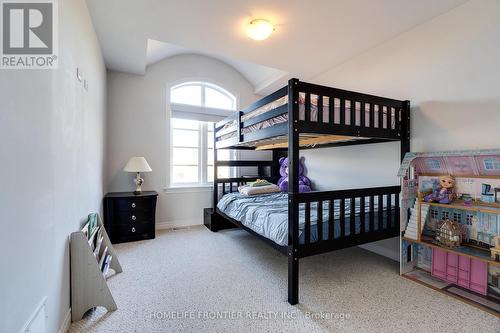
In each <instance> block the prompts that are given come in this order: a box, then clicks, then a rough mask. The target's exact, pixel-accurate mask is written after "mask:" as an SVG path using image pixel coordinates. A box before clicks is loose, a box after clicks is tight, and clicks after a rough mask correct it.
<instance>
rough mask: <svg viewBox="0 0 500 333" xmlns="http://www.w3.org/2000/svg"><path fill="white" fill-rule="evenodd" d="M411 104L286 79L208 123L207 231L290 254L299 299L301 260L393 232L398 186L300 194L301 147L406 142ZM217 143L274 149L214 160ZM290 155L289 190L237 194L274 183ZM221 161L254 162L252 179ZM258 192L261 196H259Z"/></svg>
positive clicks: (293, 298)
mask: <svg viewBox="0 0 500 333" xmlns="http://www.w3.org/2000/svg"><path fill="white" fill-rule="evenodd" d="M409 111H410V102H409V101H399V100H395V99H389V98H384V97H379V96H373V95H368V94H362V93H357V92H352V91H347V90H341V89H336V88H331V87H326V86H320V85H316V84H311V83H306V82H302V81H299V80H298V79H291V80H290V81H289V82H288V85H287V86H285V87H283V88H282V89H279V90H278V91H276V92H274V93H272V94H270V95H268V96H266V97H264V98H262V99H260V100H259V101H257V102H255V103H254V104H252V105H250V106H249V107H247V108H246V109H244V110H242V111H238V112H235V114H234V115H232V116H229V117H227V118H225V119H224V120H222V121H220V122H218V123H217V124H216V125H215V128H214V147H215V149H214V155H215V157H214V188H213V207H214V210H213V211H212V215H211V221H212V222H211V223H212V228H211V230H213V231H217V230H220V229H223V228H226V227H228V226H237V227H240V228H243V229H245V230H247V231H248V232H250V233H251V234H253V235H255V236H257V237H258V238H260V239H262V240H263V241H265V242H266V243H267V244H269V245H271V246H272V247H274V248H275V249H277V250H278V251H280V252H282V253H283V254H285V255H286V256H287V257H288V302H289V303H290V304H292V305H294V304H297V303H298V301H299V259H300V258H303V257H307V256H311V255H316V254H320V253H325V252H329V251H334V250H339V249H343V248H347V247H351V246H357V245H361V244H364V243H369V242H374V241H378V240H382V239H386V238H391V237H396V236H399V232H400V226H399V218H400V217H399V209H400V208H399V207H400V206H399V205H400V203H399V193H400V186H389V187H387V186H385V187H372V188H359V189H346V190H335V191H316V192H308V193H299V180H298V178H299V151H300V150H301V149H312V148H321V147H335V146H347V145H358V144H370V143H378V142H387V141H400V143H401V152H400V153H401V158H403V157H404V155H405V153H406V152H408V151H409V148H410V112H409ZM220 149H252V150H272V160H270V161H267V160H259V161H247V160H245V161H243V160H235V161H227V160H224V161H222V160H218V158H217V151H218V150H220ZM283 156H288V158H289V169H288V173H289V189H288V193H278V194H269V195H265V196H260V197H252V198H243V197H242V196H241V195H238V194H237V191H238V189H237V188H238V186H240V185H242V184H245V183H247V182H250V181H253V180H255V179H257V178H260V179H267V180H270V181H276V180H277V179H278V178H279V162H278V160H279V158H281V157H283ZM220 167H256V169H257V170H258V176H256V177H252V178H249V177H236V178H218V168H220ZM259 198H260V200H259Z"/></svg>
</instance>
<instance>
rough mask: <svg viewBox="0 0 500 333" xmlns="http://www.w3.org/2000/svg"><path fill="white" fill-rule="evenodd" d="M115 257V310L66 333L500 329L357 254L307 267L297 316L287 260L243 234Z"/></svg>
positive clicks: (176, 239)
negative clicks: (120, 268) (119, 266)
mask: <svg viewBox="0 0 500 333" xmlns="http://www.w3.org/2000/svg"><path fill="white" fill-rule="evenodd" d="M116 249H117V250H118V255H119V258H120V261H121V264H122V266H123V273H121V274H118V275H115V276H113V277H111V278H110V279H109V285H110V288H111V292H112V293H113V295H114V297H115V301H116V303H117V304H118V310H116V311H114V312H111V313H106V311H105V310H104V309H102V308H98V309H97V310H95V311H93V312H90V313H89V314H88V315H87V316H86V317H85V318H84V319H83V320H81V321H79V322H76V323H73V325H72V326H71V329H70V332H141V333H142V332H339V331H341V332H368V331H371V332H381V331H383V332H400V331H411V332H431V331H438V332H457V331H461V332H472V331H473V332H494V331H495V330H496V331H497V332H498V327H499V326H498V325H500V319H498V318H496V317H495V316H493V315H490V314H488V313H485V312H482V311H480V310H478V309H476V308H474V307H472V306H469V305H467V304H464V303H462V302H460V301H457V300H455V299H453V298H451V297H448V296H445V295H442V294H440V293H437V292H435V291H433V290H431V289H429V288H426V287H423V286H421V285H419V284H416V283H414V282H411V281H408V280H407V279H404V278H402V277H400V276H399V275H398V264H397V263H396V262H394V261H391V260H389V259H386V258H384V257H380V256H378V255H376V254H373V253H371V252H368V251H365V250H363V249H360V248H351V249H346V250H341V251H336V252H330V253H327V254H324V255H319V256H315V257H309V258H305V259H302V260H301V262H300V269H301V271H300V305H298V306H290V305H289V304H288V303H287V302H286V298H287V294H286V291H287V284H286V277H287V260H286V257H284V256H283V255H281V254H279V253H278V252H276V251H275V250H273V249H272V248H271V247H269V246H268V245H266V244H264V243H262V242H261V241H260V240H258V239H257V238H255V237H253V236H251V235H249V234H248V233H247V232H245V231H242V230H228V231H222V232H219V233H211V232H210V231H208V230H207V229H206V228H205V227H203V226H200V227H193V228H189V229H182V230H175V231H162V232H159V233H158V234H157V238H156V239H154V240H150V241H142V242H135V243H127V244H119V245H116ZM214 317H219V318H218V319H217V318H214Z"/></svg>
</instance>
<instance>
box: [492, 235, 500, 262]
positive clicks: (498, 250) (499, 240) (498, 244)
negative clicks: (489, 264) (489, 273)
mask: <svg viewBox="0 0 500 333" xmlns="http://www.w3.org/2000/svg"><path fill="white" fill-rule="evenodd" d="M493 239H494V241H495V246H494V247H492V248H490V251H491V259H493V260H496V261H500V235H499V236H495V237H494V238H493Z"/></svg>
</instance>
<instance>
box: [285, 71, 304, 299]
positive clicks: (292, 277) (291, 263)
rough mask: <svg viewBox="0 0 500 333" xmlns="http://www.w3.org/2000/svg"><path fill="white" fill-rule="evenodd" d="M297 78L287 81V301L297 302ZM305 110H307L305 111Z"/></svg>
mask: <svg viewBox="0 0 500 333" xmlns="http://www.w3.org/2000/svg"><path fill="white" fill-rule="evenodd" d="M298 84H299V80H298V79H291V80H290V81H288V163H289V164H288V303H290V304H291V305H295V304H297V303H298V302H299V257H298V254H299V253H298V245H299V204H298V202H297V197H296V194H297V193H298V192H299V133H298V126H297V125H298V124H297V123H298V119H299V90H298ZM306 112H307V111H306Z"/></svg>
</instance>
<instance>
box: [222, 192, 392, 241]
mask: <svg viewBox="0 0 500 333" xmlns="http://www.w3.org/2000/svg"><path fill="white" fill-rule="evenodd" d="M366 200H367V201H366V203H365V211H364V212H361V211H360V202H359V199H357V200H356V204H355V207H356V209H355V212H356V216H355V232H356V233H359V230H360V224H361V219H360V214H364V215H365V230H369V226H368V225H369V218H368V215H369V214H368V212H369V207H370V205H369V202H368V200H369V199H368V198H366ZM384 203H385V198H384ZM350 204H351V203H350V199H346V200H345V207H344V208H343V209H344V212H345V232H346V235H349V234H350ZM374 204H375V207H374V209H375V211H378V209H379V207H378V205H377V202H375V203H374ZM217 208H218V209H219V210H220V211H221V212H223V213H224V214H226V215H227V216H229V217H231V218H233V219H235V220H237V221H239V222H240V223H242V224H243V225H244V226H246V227H248V228H250V229H252V230H253V231H255V232H256V233H258V234H260V235H262V236H264V237H266V238H268V239H270V240H272V241H273V242H275V243H276V244H278V245H282V246H286V245H288V194H287V193H273V194H264V195H255V196H246V195H242V194H240V193H229V194H226V195H224V196H223V197H222V198H221V200H220V201H219V203H218V204H217ZM381 208H382V209H383V210H385V208H386V207H385V206H384V207H381ZM341 209H342V208H341V207H340V201H339V200H336V201H335V204H334V221H335V222H334V232H333V234H334V238H338V237H339V236H340V221H339V218H340V212H341ZM394 211H395V210H392V215H393V216H392V217H391V218H392V220H393V221H395V218H396V217H395V212H394ZM310 216H311V238H310V241H311V242H315V241H317V240H318V230H317V220H318V216H317V203H311V214H310ZM385 219H386V214H384V221H383V225H384V227H385V226H386V220H385ZM328 220H329V207H328V202H323V228H322V229H323V238H324V239H327V238H328V223H327V221H328ZM304 224H305V205H304V204H300V205H299V243H300V244H304V232H303V231H304ZM375 225H376V226H377V225H378V214H375Z"/></svg>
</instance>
